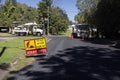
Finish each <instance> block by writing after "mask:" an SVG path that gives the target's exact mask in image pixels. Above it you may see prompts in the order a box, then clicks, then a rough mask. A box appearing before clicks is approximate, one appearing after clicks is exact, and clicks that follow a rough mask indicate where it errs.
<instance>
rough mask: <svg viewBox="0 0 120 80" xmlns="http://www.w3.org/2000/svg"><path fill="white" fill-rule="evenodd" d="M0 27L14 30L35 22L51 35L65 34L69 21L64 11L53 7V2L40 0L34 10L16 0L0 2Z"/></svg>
mask: <svg viewBox="0 0 120 80" xmlns="http://www.w3.org/2000/svg"><path fill="white" fill-rule="evenodd" d="M0 1H1V3H2V4H0V26H5V27H9V28H14V27H15V26H17V25H20V24H24V23H29V22H36V23H37V24H39V25H40V26H41V28H42V29H43V30H44V31H45V33H46V34H47V33H48V24H49V33H50V34H52V35H58V34H59V33H61V32H63V31H64V32H66V30H67V27H68V25H69V23H70V22H69V19H68V16H67V14H66V12H65V11H64V10H62V9H61V8H59V7H56V6H54V5H53V0H41V1H40V2H38V4H37V7H38V8H34V7H31V6H28V5H26V4H21V3H19V2H17V0H5V3H4V1H3V0H0Z"/></svg>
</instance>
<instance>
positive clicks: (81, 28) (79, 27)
mask: <svg viewBox="0 0 120 80" xmlns="http://www.w3.org/2000/svg"><path fill="white" fill-rule="evenodd" d="M76 28H77V29H80V30H88V25H82V24H81V25H77V26H76Z"/></svg>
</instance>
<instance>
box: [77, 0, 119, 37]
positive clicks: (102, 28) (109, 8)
mask: <svg viewBox="0 0 120 80" xmlns="http://www.w3.org/2000/svg"><path fill="white" fill-rule="evenodd" d="M119 5H120V0H77V7H78V9H79V11H80V12H79V13H78V14H77V15H76V16H75V20H76V21H77V22H78V23H85V24H89V25H90V27H91V28H96V29H97V33H95V35H96V37H99V38H109V39H119V38H120V11H119V8H120V6H119Z"/></svg>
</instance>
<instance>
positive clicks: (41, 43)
mask: <svg viewBox="0 0 120 80" xmlns="http://www.w3.org/2000/svg"><path fill="white" fill-rule="evenodd" d="M35 45H36V48H46V41H45V39H44V38H40V39H36V40H35Z"/></svg>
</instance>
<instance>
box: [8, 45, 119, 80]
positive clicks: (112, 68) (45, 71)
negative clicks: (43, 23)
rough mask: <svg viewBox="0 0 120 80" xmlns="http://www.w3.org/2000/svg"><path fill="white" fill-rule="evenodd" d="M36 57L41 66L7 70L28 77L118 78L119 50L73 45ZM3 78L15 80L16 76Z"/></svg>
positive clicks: (50, 79) (65, 79)
mask: <svg viewBox="0 0 120 80" xmlns="http://www.w3.org/2000/svg"><path fill="white" fill-rule="evenodd" d="M36 60H37V63H38V65H37V67H38V68H39V69H41V70H36V71H35V70H33V69H31V68H32V66H31V65H29V66H27V67H25V68H23V69H21V70H19V71H17V72H10V73H11V74H18V75H19V76H25V77H29V80H120V77H119V76H120V50H111V49H107V48H106V49H105V48H94V47H88V46H86V47H74V48H68V49H65V50H63V51H58V52H57V54H56V55H55V56H51V57H49V58H44V57H43V58H41V57H40V58H39V57H36ZM7 80H17V77H16V76H12V77H10V78H8V79H7ZM18 80H20V79H19V77H18Z"/></svg>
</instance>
